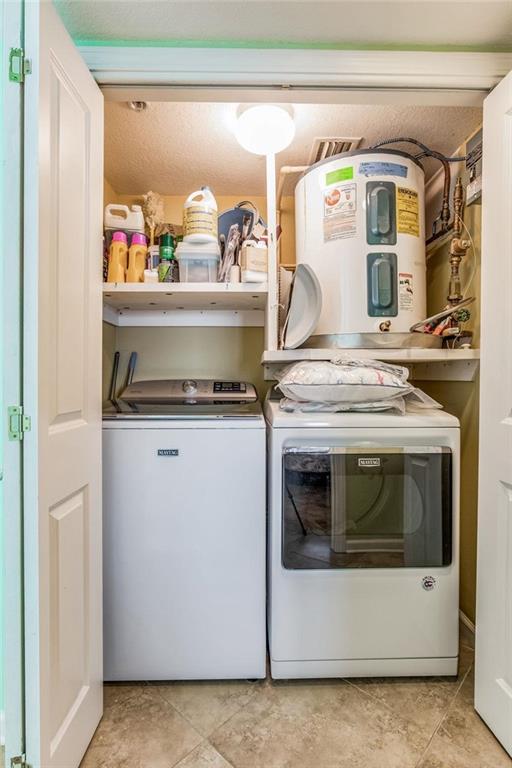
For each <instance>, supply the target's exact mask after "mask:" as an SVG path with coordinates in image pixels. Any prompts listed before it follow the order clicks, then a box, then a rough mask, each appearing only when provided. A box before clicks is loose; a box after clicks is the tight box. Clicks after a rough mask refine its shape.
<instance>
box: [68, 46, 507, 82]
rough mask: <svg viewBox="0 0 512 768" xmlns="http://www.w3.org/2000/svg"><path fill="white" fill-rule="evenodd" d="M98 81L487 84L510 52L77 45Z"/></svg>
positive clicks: (503, 69) (499, 71) (501, 71)
mask: <svg viewBox="0 0 512 768" xmlns="http://www.w3.org/2000/svg"><path fill="white" fill-rule="evenodd" d="M79 50H80V53H81V54H82V56H83V58H84V60H85V62H86V63H87V65H88V67H89V69H90V70H91V72H92V74H93V75H94V77H95V79H96V81H97V82H98V83H99V84H100V85H142V86H152V85H153V86H154V85H159V86H202V87H208V86H224V87H229V86H235V87H236V86H238V87H254V86H256V87H280V88H283V89H284V90H286V89H287V88H294V87H295V88H298V89H300V88H332V89H351V88H355V89H358V88H359V89H364V88H370V89H402V90H403V89H414V90H421V89H427V90H432V89H435V90H439V89H441V90H462V91H467V90H472V91H489V90H491V89H492V88H493V87H494V86H495V85H496V84H497V83H498V82H499V81H500V80H501V79H502V78H503V77H504V76H505V75H506V74H507V73H508V72H509V71H510V70H512V53H480V52H460V51H456V52H452V53H447V52H436V51H432V52H428V51H332V50H330V51H323V50H268V49H265V50H246V49H245V50H238V49H216V48H214V49H210V48H179V49H173V48H165V47H161V48H157V47H116V46H108V45H106V46H94V47H91V46H80V47H79Z"/></svg>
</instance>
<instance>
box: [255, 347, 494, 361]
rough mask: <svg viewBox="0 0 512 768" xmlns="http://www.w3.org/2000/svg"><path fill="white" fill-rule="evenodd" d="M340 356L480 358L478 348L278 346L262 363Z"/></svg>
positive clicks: (436, 358)
mask: <svg viewBox="0 0 512 768" xmlns="http://www.w3.org/2000/svg"><path fill="white" fill-rule="evenodd" d="M342 355H350V357H355V358H358V359H359V360H383V361H386V360H387V361H389V362H393V363H433V362H437V363H439V362H454V361H455V360H479V358H480V350H479V349H427V348H423V347H416V348H413V349H386V348H382V349H378V348H375V349H349V348H343V349H335V348H333V347H330V348H328V349H313V348H312V349H307V348H302V349H278V350H276V351H275V352H269V351H267V352H264V353H263V357H262V363H288V362H290V363H291V362H294V361H295V360H332V359H333V358H335V357H341V356H342Z"/></svg>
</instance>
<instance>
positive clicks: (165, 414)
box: [103, 379, 266, 681]
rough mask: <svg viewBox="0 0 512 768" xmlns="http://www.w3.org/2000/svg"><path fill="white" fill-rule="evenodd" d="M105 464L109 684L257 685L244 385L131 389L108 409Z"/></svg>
mask: <svg viewBox="0 0 512 768" xmlns="http://www.w3.org/2000/svg"><path fill="white" fill-rule="evenodd" d="M103 468H104V472H103V563H104V566H103V578H104V677H105V680H113V681H119V680H185V679H200V680H201V679H203V680H204V679H229V678H263V677H265V675H266V605H265V590H266V504H265V488H266V484H265V421H264V419H263V415H262V410H261V406H260V404H259V402H258V400H257V394H256V390H255V389H254V387H253V386H252V385H251V384H249V383H247V382H241V381H212V380H201V381H195V380H191V379H185V380H165V381H138V382H133V384H131V385H130V386H129V387H127V389H126V390H125V391H124V392H123V394H122V396H121V399H119V400H116V401H113V402H112V403H111V404H110V405H109V406H108V407H107V408H106V410H105V412H104V416H103Z"/></svg>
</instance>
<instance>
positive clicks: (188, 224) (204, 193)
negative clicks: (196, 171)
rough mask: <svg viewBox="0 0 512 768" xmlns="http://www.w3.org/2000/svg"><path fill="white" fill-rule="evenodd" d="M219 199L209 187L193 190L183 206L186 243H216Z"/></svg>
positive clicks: (184, 238) (184, 239)
mask: <svg viewBox="0 0 512 768" xmlns="http://www.w3.org/2000/svg"><path fill="white" fill-rule="evenodd" d="M217 219H218V209H217V201H216V200H215V197H214V196H213V192H212V191H211V189H210V188H209V187H201V189H199V190H198V191H197V192H192V194H191V195H189V196H188V197H187V199H186V200H185V204H184V206H183V241H184V242H185V243H195V244H196V245H200V244H201V243H216V242H217V238H218V230H217Z"/></svg>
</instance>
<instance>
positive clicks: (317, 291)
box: [283, 264, 322, 349]
mask: <svg viewBox="0 0 512 768" xmlns="http://www.w3.org/2000/svg"><path fill="white" fill-rule="evenodd" d="M321 308H322V289H321V288H320V283H319V282H318V278H317V276H316V275H315V273H314V272H313V270H312V269H311V267H310V266H309V265H308V264H298V265H297V269H296V270H295V276H294V278H293V285H292V295H291V299H290V306H289V309H288V315H287V317H286V321H285V324H284V327H283V340H284V343H283V347H284V348H285V349H297V347H300V345H301V344H304V342H305V341H306V339H308V338H309V337H310V336H311V334H312V333H313V331H314V330H315V328H316V325H317V323H318V318H319V317H320V310H321Z"/></svg>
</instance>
